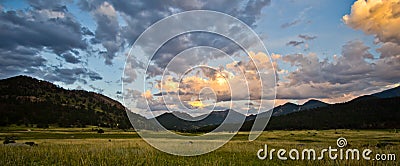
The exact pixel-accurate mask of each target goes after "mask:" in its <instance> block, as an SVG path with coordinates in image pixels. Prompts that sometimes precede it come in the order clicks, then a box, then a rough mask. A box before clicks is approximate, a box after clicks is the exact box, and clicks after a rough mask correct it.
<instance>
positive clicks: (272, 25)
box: [0, 0, 400, 111]
mask: <svg viewBox="0 0 400 166" xmlns="http://www.w3.org/2000/svg"><path fill="white" fill-rule="evenodd" d="M191 10H212V11H217V12H222V13H225V14H228V15H231V16H233V17H235V18H237V19H239V20H241V21H242V22H243V23H245V24H247V25H248V26H249V27H250V28H251V29H252V30H254V32H256V33H257V35H258V36H259V37H260V39H261V40H262V42H263V44H264V45H265V47H266V49H267V50H268V52H252V53H251V54H246V53H244V52H243V50H240V48H239V47H237V46H235V45H234V44H233V43H232V42H231V41H229V40H227V39H226V38H223V37H221V36H218V35H215V34H207V33H194V32H193V33H188V34H182V35H179V36H177V37H175V38H173V39H171V40H170V41H168V42H167V43H165V44H164V45H163V46H162V47H160V49H159V50H158V52H157V53H156V54H155V55H154V57H153V58H152V59H151V64H150V67H149V68H148V71H147V72H148V73H144V74H145V75H146V78H147V81H148V82H147V83H145V84H146V85H150V84H151V87H150V88H149V89H147V90H142V91H141V92H138V93H134V92H133V91H132V93H134V94H136V96H137V97H138V98H142V99H146V100H147V103H148V104H150V105H151V104H154V105H153V106H150V107H152V108H154V109H156V108H157V106H159V103H157V100H158V99H155V98H157V96H158V98H159V96H162V94H173V92H175V94H179V93H181V92H180V91H179V90H181V91H182V94H184V95H181V97H182V100H184V102H183V105H184V106H185V107H196V108H203V107H209V106H211V105H212V106H213V107H214V108H216V107H219V106H223V105H227V103H225V102H226V101H227V100H228V99H229V100H232V99H243V98H241V97H240V95H238V96H232V95H231V96H230V97H228V98H227V97H226V96H227V95H228V94H230V93H234V92H236V93H237V92H238V90H240V89H241V88H240V86H241V85H239V83H240V81H238V80H240V79H239V78H238V77H239V75H240V74H238V73H240V72H241V71H237V72H238V73H235V71H236V70H235V69H234V68H235V67H236V68H240V69H242V70H244V71H247V73H246V74H244V75H245V77H246V78H251V79H249V80H248V81H249V83H248V86H249V87H250V88H249V93H250V94H249V96H250V98H251V99H252V100H253V99H254V100H260V99H261V98H262V97H261V98H260V97H258V96H260V95H261V96H262V94H263V93H264V92H261V93H260V88H259V87H258V86H259V85H260V77H258V78H256V76H254V75H251V74H252V72H255V71H252V65H251V62H248V60H249V59H248V57H251V58H253V57H260V58H259V60H260V62H259V63H260V65H262V64H264V63H263V62H265V66H264V67H265V69H266V70H272V69H274V71H273V72H271V71H269V72H265V73H264V74H265V75H267V76H268V77H269V78H272V77H273V75H272V74H275V75H276V84H275V85H276V100H275V105H280V104H283V103H285V102H293V103H298V104H302V103H304V102H306V101H307V100H309V99H318V100H321V101H324V102H328V103H339V102H345V101H348V100H351V99H353V98H355V97H358V96H360V95H365V94H371V93H374V92H378V91H381V90H384V89H388V88H391V87H396V86H398V85H399V83H400V33H399V32H398V29H400V1H399V0H386V1H381V0H369V1H368V2H367V1H364V0H358V1H350V0H346V1H334V0H310V1H299V0H281V1H275V0H248V1H247V0H245V1H231V0H221V1H217V2H215V1H211V0H193V1H178V0H172V1H156V0H148V1H117V0H109V1H102V0H99V1H94V0H54V1H42V0H29V1H23V0H21V1H11V0H10V1H7V0H0V27H1V28H0V39H1V40H0V79H4V78H8V77H12V76H17V75H28V76H32V77H35V78H39V79H44V80H47V81H50V82H52V83H55V84H57V85H59V86H61V87H64V88H67V89H83V90H87V91H94V92H97V93H101V94H104V95H106V96H108V97H111V98H113V99H115V100H117V101H120V102H122V101H123V95H127V94H126V93H127V91H126V90H124V89H123V87H122V83H133V82H135V81H138V80H137V78H136V76H137V75H138V73H137V72H136V71H139V70H136V69H135V67H137V66H140V63H138V62H140V60H138V59H140V58H141V55H140V53H138V52H135V53H130V52H129V51H130V48H131V46H132V44H133V43H134V42H135V41H136V40H137V39H138V37H139V35H140V34H142V33H143V32H144V31H145V30H146V29H147V28H149V27H150V26H151V25H152V24H154V23H155V22H157V21H159V20H161V19H163V18H166V17H168V16H171V15H173V14H177V13H181V12H185V11H191ZM188 26H191V25H188ZM193 26H194V25H193ZM227 27H228V26H227ZM241 31H242V29H238V30H236V31H235V32H237V33H241ZM148 42H149V45H150V44H151V41H150V40H149V41H148ZM196 46H207V48H204V49H203V50H207V49H208V47H215V48H218V49H222V50H225V51H226V52H225V53H226V55H225V54H224V55H223V54H222V53H221V52H218V51H215V50H213V49H208V52H204V51H203V52H201V51H198V50H195V49H194V50H190V48H193V47H196ZM185 50H187V51H185ZM191 51H192V52H191ZM196 51H197V52H196ZM268 53H269V54H268ZM236 54H237V55H236ZM230 56H232V57H233V59H232V58H231V57H230ZM221 57H223V58H221ZM246 57H247V59H246ZM263 57H264V58H263ZM265 57H268V58H265ZM130 58H132V59H130ZM270 58H271V59H270ZM210 59H211V60H210ZM127 60H128V61H129V60H133V62H132V63H126V62H127ZM231 61H233V62H231ZM170 62H173V63H170ZM195 62H198V64H196V63H195ZM127 64H131V66H130V67H132V68H130V69H131V72H130V73H129V72H128V71H127V70H126V69H127V68H126V65H127ZM168 64H169V65H168ZM199 64H206V65H210V66H213V67H214V68H201V67H200V68H197V69H194V70H190V71H188V70H187V69H188V67H191V66H194V65H199ZM135 65H136V66H135ZM167 69H168V72H165V71H166V70H167ZM124 70H125V76H126V75H127V74H128V75H129V74H131V76H135V77H129V78H127V77H125V76H124ZM163 73H167V74H170V76H171V77H162V78H161V77H160V76H161V75H162V74H163ZM179 73H180V74H179ZM255 73H257V72H255ZM258 73H260V72H258ZM142 74H143V73H142ZM253 74H254V73H253ZM172 77H176V78H177V77H182V78H183V79H182V80H181V81H182V82H183V85H185V86H184V87H183V88H180V89H177V85H175V84H177V83H179V80H177V79H176V78H172ZM161 79H165V80H161ZM235 81H236V82H237V84H234V83H235ZM274 81H275V80H274ZM149 82H151V83H149ZM228 84H229V86H230V85H232V87H236V86H237V89H233V90H232V89H229V88H228V89H226V87H227V86H228ZM140 85H141V86H144V84H143V83H142V84H140ZM189 85H190V86H189ZM194 85H196V86H194ZM257 85H258V86H257ZM168 87H169V88H170V89H168ZM205 87H212V88H214V91H212V88H211V90H210V89H207V88H206V89H204V88H205ZM224 88H225V89H224ZM215 89H218V90H219V92H216V91H215ZM183 91H185V93H183ZM189 92H194V93H200V94H201V95H205V96H202V97H199V96H198V95H197V94H196V95H197V97H196V95H193V94H191V93H190V94H189ZM132 93H131V92H129V95H132ZM243 93H244V92H243ZM160 94H161V95H160ZM178 96H179V95H178ZM267 96H268V95H267ZM274 97H275V96H274ZM202 98H207V99H213V102H212V103H214V105H213V104H210V105H207V104H206V103H207V101H206V100H204V101H200V99H202ZM215 103H217V104H215ZM246 103H247V102H246ZM246 103H245V104H246ZM251 104H253V103H251ZM228 105H229V104H228ZM248 105H250V104H249V103H247V106H248ZM138 107H139V106H138ZM178 108H179V107H178ZM160 109H162V108H160ZM247 111H249V110H247Z"/></svg>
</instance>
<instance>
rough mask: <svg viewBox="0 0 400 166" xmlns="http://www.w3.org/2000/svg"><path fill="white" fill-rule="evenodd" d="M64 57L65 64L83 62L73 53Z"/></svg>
mask: <svg viewBox="0 0 400 166" xmlns="http://www.w3.org/2000/svg"><path fill="white" fill-rule="evenodd" d="M62 57H63V58H64V60H65V62H68V63H73V64H77V63H80V62H81V61H80V60H79V58H78V57H76V56H74V55H73V54H72V53H69V52H68V53H65V54H62Z"/></svg>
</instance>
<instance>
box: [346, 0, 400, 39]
mask: <svg viewBox="0 0 400 166" xmlns="http://www.w3.org/2000/svg"><path fill="white" fill-rule="evenodd" d="M399 18H400V1H399V0H386V1H381V0H368V1H365V0H358V1H356V2H355V3H354V4H353V6H352V7H351V13H350V14H348V15H345V16H343V22H344V23H345V24H347V25H348V26H350V27H352V28H354V29H359V30H362V31H364V32H365V33H366V34H373V35H376V37H377V38H378V39H379V40H380V41H381V42H393V43H397V44H400V33H399V29H400V19H399Z"/></svg>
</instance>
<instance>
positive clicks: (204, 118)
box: [155, 109, 246, 131]
mask: <svg viewBox="0 0 400 166" xmlns="http://www.w3.org/2000/svg"><path fill="white" fill-rule="evenodd" d="M228 113H230V114H231V115H230V116H229V118H228V119H226V118H227V116H228ZM175 114H176V113H175ZM180 114H184V115H185V113H180ZM178 116H181V115H178ZM188 116H190V115H186V117H185V118H189V121H188V120H184V119H181V118H179V117H177V116H175V115H174V113H164V114H161V115H159V116H157V117H155V118H156V120H157V121H158V122H159V123H160V124H161V125H163V126H164V127H165V128H166V129H169V130H179V131H190V130H196V129H199V128H201V127H204V126H210V125H220V124H221V123H222V122H223V121H224V120H225V119H226V123H231V124H235V123H240V122H241V121H243V120H244V119H246V116H245V115H243V114H241V113H239V112H236V111H234V110H229V109H228V110H225V111H212V112H211V113H210V114H205V115H200V116H198V117H192V118H191V116H190V117H188ZM181 117H182V116H181ZM191 119H201V120H198V121H191Z"/></svg>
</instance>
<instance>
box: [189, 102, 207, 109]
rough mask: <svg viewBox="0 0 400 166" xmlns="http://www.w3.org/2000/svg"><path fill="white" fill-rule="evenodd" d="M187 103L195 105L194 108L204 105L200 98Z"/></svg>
mask: <svg viewBox="0 0 400 166" xmlns="http://www.w3.org/2000/svg"><path fill="white" fill-rule="evenodd" d="M188 104H189V105H191V106H192V107H196V108H203V107H204V104H203V102H201V101H200V100H196V101H189V102H188Z"/></svg>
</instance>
